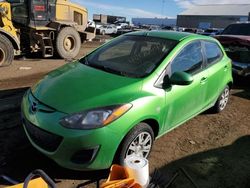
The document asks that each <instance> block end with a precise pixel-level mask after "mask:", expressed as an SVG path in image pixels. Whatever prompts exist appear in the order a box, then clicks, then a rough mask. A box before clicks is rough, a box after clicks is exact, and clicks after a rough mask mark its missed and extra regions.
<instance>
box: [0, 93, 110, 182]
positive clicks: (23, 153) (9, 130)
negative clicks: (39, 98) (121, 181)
mask: <svg viewBox="0 0 250 188" xmlns="http://www.w3.org/2000/svg"><path fill="white" fill-rule="evenodd" d="M27 89H28V88H18V89H11V90H2V91H1V90H0V175H6V176H8V177H11V178H12V179H14V180H16V181H18V182H22V181H24V179H25V178H26V176H27V175H28V174H29V173H30V172H32V171H33V170H35V169H42V170H43V171H45V172H46V173H47V174H48V175H49V176H50V177H51V178H52V179H56V180H58V179H59V180H60V179H72V180H83V182H84V180H93V181H94V180H99V179H103V178H106V177H107V175H108V170H100V171H93V172H81V171H73V170H68V169H65V168H62V167H60V166H58V165H57V164H56V163H55V162H54V161H52V160H51V159H49V158H47V157H46V156H44V155H42V154H41V153H40V152H38V151H37V150H35V149H34V148H33V147H32V146H31V144H30V143H29V141H28V139H27V137H26V135H25V132H24V129H23V126H22V125H21V115H20V103H21V99H22V96H23V94H24V92H25V91H26V90H27ZM0 179H1V178H0ZM6 183H7V182H6V181H3V180H2V179H1V180H0V185H4V184H6Z"/></svg>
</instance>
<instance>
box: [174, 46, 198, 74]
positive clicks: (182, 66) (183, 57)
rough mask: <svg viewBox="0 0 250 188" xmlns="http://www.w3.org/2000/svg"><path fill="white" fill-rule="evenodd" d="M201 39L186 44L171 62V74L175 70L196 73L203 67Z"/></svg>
mask: <svg viewBox="0 0 250 188" xmlns="http://www.w3.org/2000/svg"><path fill="white" fill-rule="evenodd" d="M201 49H202V48H201V43H200V42H199V41H196V42H192V43H190V44H188V45H187V46H185V47H184V48H183V49H182V50H181V52H180V53H179V54H178V55H177V56H176V57H175V58H174V60H173V61H172V63H171V74H173V73H174V72H187V73H190V74H194V73H196V72H198V71H199V70H201V69H202V64H203V57H202V50H201Z"/></svg>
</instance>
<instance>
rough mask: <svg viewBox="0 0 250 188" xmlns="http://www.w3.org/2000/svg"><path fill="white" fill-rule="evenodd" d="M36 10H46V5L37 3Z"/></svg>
mask: <svg viewBox="0 0 250 188" xmlns="http://www.w3.org/2000/svg"><path fill="white" fill-rule="evenodd" d="M34 10H35V11H45V6H44V5H35V6H34Z"/></svg>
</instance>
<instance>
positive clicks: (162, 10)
mask: <svg viewBox="0 0 250 188" xmlns="http://www.w3.org/2000/svg"><path fill="white" fill-rule="evenodd" d="M164 10H165V0H162V6H161V15H162V18H161V19H162V21H161V25H162V26H163V18H164V16H163V15H164Z"/></svg>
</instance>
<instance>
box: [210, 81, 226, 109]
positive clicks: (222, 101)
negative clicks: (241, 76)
mask: <svg viewBox="0 0 250 188" xmlns="http://www.w3.org/2000/svg"><path fill="white" fill-rule="evenodd" d="M229 94H230V90H229V87H228V86H226V87H225V88H224V90H223V91H222V93H221V94H220V96H219V98H218V99H217V101H216V103H215V105H214V107H213V109H212V110H213V111H214V112H215V113H219V112H221V111H223V110H224V109H225V108H226V106H227V103H228V100H229Z"/></svg>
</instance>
